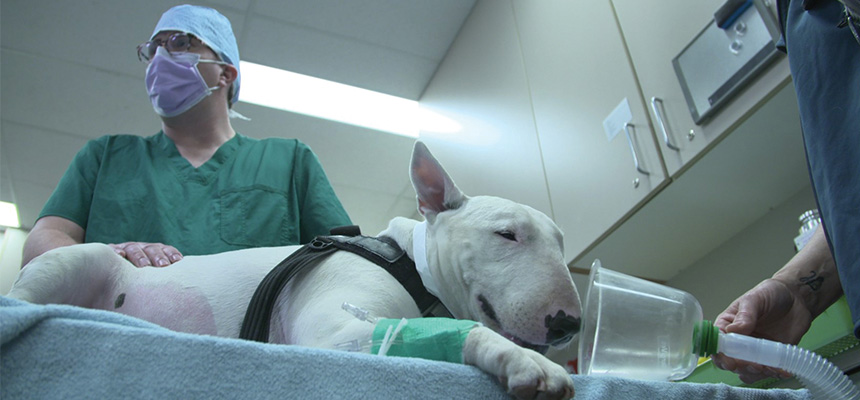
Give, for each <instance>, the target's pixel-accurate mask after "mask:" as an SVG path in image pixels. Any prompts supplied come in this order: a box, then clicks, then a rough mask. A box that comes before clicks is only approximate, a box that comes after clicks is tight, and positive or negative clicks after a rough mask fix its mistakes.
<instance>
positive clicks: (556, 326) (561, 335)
mask: <svg viewBox="0 0 860 400" xmlns="http://www.w3.org/2000/svg"><path fill="white" fill-rule="evenodd" d="M579 323H580V319H579V318H576V317H573V316H570V315H567V314H565V312H564V311H562V310H559V311H558V312H557V313H556V314H555V316H552V315H547V316H546V318H545V319H544V325H545V326H546V327H547V332H546V341H547V343H549V344H552V345H558V344H562V343H566V342H567V341H569V340H570V339H571V338H572V337H573V335H575V334H577V333H579Z"/></svg>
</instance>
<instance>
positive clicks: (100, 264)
mask: <svg viewBox="0 0 860 400" xmlns="http://www.w3.org/2000/svg"><path fill="white" fill-rule="evenodd" d="M411 178H412V183H413V186H414V187H415V190H416V192H417V195H418V205H419V207H418V208H419V211H420V212H421V214H423V215H424V217H425V219H426V224H425V225H426V231H425V232H426V233H425V232H419V233H424V234H425V235H426V238H425V240H426V243H425V246H424V248H425V250H424V251H426V264H425V265H426V268H427V269H429V274H428V273H425V275H422V281H423V282H424V284H425V285H426V286H428V287H429V286H435V288H433V289H434V290H432V292H436V293H435V294H436V295H437V296H438V297H439V299H440V300H441V302H442V303H443V304H444V306H445V307H446V308H447V309H448V310H450V312H451V314H452V315H453V316H454V317H455V318H457V319H468V320H473V321H478V322H480V323H481V325H480V326H478V327H476V328H474V329H472V330H471V331H469V332H468V334H467V336H466V339H465V342H463V347H462V359H463V362H465V363H466V364H471V365H475V366H477V367H478V368H480V369H482V370H483V371H486V372H488V373H490V374H493V375H495V376H497V377H498V378H499V380H500V382H502V384H503V385H505V386H506V387H507V390H508V391H509V393H511V394H513V395H515V396H517V397H520V398H553V399H554V398H564V399H567V398H571V397H573V393H574V388H573V381H572V380H571V378H570V376H569V375H568V373H567V372H566V371H565V370H564V368H562V367H561V366H560V365H558V364H555V363H553V362H551V361H550V360H549V359H547V358H545V357H544V356H543V355H541V354H540V353H539V352H538V351H541V352H544V351H546V349H547V347H548V346H550V345H553V346H561V345H564V344H566V343H567V342H569V341H570V340H571V339H572V338H573V336H574V335H575V334H576V333H577V332H578V330H579V319H580V311H581V310H580V301H579V294H578V292H577V290H576V287H575V286H574V283H573V280H572V279H571V277H570V273H569V271H568V268H567V266H566V265H565V263H564V258H563V255H562V251H563V250H562V246H563V245H562V233H561V231H560V230H559V228H558V227H557V226H556V225H555V224H554V223H553V222H552V220H550V218H549V217H547V216H546V215H544V214H543V213H541V212H539V211H537V210H535V209H533V208H531V207H528V206H524V205H521V204H518V203H515V202H512V201H509V200H505V199H501V198H498V197H490V196H475V197H468V196H465V195H464V194H463V193H462V192H461V191H460V190H459V189H458V188H457V186H456V185H455V184H454V182H453V181H452V180H451V178H450V177H449V176H448V174H447V173H446V172H445V170H444V169H442V167H441V165H440V164H439V163H438V162H437V161H436V159H435V158H433V156H432V155H431V154H430V152H429V151H428V150H427V148H426V147H425V146H424V144H423V143H421V142H417V143H416V145H415V149H414V152H413V155H412V165H411ZM418 224H419V222H418V221H415V220H411V219H407V218H402V217H397V218H395V219H393V220H392V221H391V222H390V224H389V226H388V228H387V229H386V230H384V231H383V232H381V233H380V236H385V237H389V238H392V239H394V241H396V242H397V244H398V245H399V246H400V247H401V248H402V249H405V250H406V254H407V255H408V256H409V258H410V259H413V260H414V259H415V254H414V253H415V250H414V249H413V232H414V231H416V229H415V228H416V225H418ZM425 225H420V227H421V229H423V228H424V226H425ZM422 236H424V235H422ZM416 241H417V240H416ZM299 247H300V246H288V247H269V248H254V249H246V250H238V251H232V252H226V253H221V254H213V255H206V256H188V257H185V258H184V259H183V260H181V261H179V262H177V263H175V264H174V265H171V266H168V267H164V268H153V267H146V268H135V267H134V266H133V265H132V264H131V263H130V262H128V261H127V260H125V259H124V258H122V257H121V256H119V255H117V254H116V253H115V252H114V251H113V250H112V249H111V248H110V247H108V246H107V245H105V244H99V243H88V244H80V245H75V246H68V247H61V248H57V249H54V250H52V251H49V252H47V253H45V254H43V255H41V256H39V257H37V258H35V259H34V260H33V261H32V262H30V263H29V264H28V265H27V266H26V267H25V268H24V269H23V270H22V271H21V273H20V275H19V277H18V280H17V282H16V283H15V285H14V286H13V288H12V290H11V292H10V293H9V296H10V297H14V298H18V299H21V300H25V301H29V302H32V303H39V304H48V303H62V304H72V305H77V306H82V307H89V308H95V309H102V310H110V311H116V312H120V313H123V314H127V315H131V316H134V317H138V318H142V319H144V320H147V321H150V322H153V323H156V324H159V325H162V326H164V327H167V328H169V329H173V330H176V331H182V332H190V333H199V334H207V335H217V336H224V337H239V333H240V327H241V325H242V321H243V318H244V317H245V312H246V309H247V308H248V305H249V302H250V300H251V298H252V295H253V294H254V292H255V289H256V288H257V286H258V285H259V284H260V282H261V281H263V279H264V277H265V276H266V274H267V273H268V272H269V271H270V270H272V269H273V268H274V267H275V265H277V264H278V263H279V262H280V261H281V260H282V259H283V258H284V257H286V256H287V255H289V254H290V253H292V252H293V251H295V250H297V249H298V248H299ZM418 261H419V262H418V264H419V270H420V264H421V262H422V260H420V259H419V260H418ZM428 283H429V284H428ZM344 302H349V303H351V304H354V305H357V306H359V307H361V308H363V309H365V310H367V311H369V312H370V313H372V314H373V315H375V316H379V317H386V318H398V319H399V318H420V317H421V313H420V312H419V309H418V307H417V306H416V303H415V301H413V300H412V297H411V296H410V295H409V293H408V292H407V291H406V289H404V287H403V286H402V285H401V284H400V283H399V282H398V281H397V280H396V279H395V278H394V277H393V276H392V275H391V274H389V273H388V272H386V270H384V269H383V268H381V267H379V266H377V265H376V264H374V263H372V262H369V261H367V260H365V259H364V258H361V257H360V256H358V255H355V254H352V253H349V252H345V251H338V252H335V253H333V254H331V255H330V256H327V258H325V259H324V260H323V261H322V262H320V263H319V265H317V266H316V267H314V268H313V269H309V270H306V271H303V272H300V273H299V274H298V275H296V276H295V279H293V280H292V281H290V282H289V283H287V284H286V286H285V287H284V289H283V290H282V291H281V293H280V295H279V296H278V297H277V299H276V301H275V305H274V310H273V312H272V317H271V325H270V331H269V340H270V341H271V342H273V343H286V344H295V345H301V346H309V347H319V348H330V349H331V348H336V345H337V344H339V343H343V342H348V341H351V340H354V339H356V338H365V337H370V335H371V332H372V331H373V329H374V326H373V325H372V324H368V323H367V322H364V321H361V320H359V319H356V318H354V317H353V316H352V315H350V314H348V313H346V312H344V311H343V310H342V309H341V305H342V304H343V303H344ZM532 349H536V350H538V351H534V350H532Z"/></svg>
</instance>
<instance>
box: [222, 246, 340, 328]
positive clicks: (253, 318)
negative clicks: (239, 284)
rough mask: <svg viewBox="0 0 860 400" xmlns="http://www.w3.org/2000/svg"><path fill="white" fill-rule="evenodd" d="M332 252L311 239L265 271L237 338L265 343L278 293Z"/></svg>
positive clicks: (332, 251)
mask: <svg viewBox="0 0 860 400" xmlns="http://www.w3.org/2000/svg"><path fill="white" fill-rule="evenodd" d="M335 251H337V248H335V247H332V246H331V243H326V242H323V241H319V240H317V239H314V240H312V241H311V242H310V243H308V244H306V245H304V246H302V248H300V249H298V250H296V251H295V252H294V253H293V254H290V255H289V256H288V257H287V258H285V259H284V260H283V261H281V262H280V263H278V265H277V266H276V267H275V268H274V269H272V270H271V271H269V273H268V274H267V275H266V277H265V278H263V281H262V282H260V285H259V286H257V290H256V291H254V296H253V297H251V303H250V304H248V310H247V311H245V319H244V320H243V321H242V329H241V330H240V331H239V338H240V339H247V340H255V341H258V342H263V343H267V342H268V341H269V323H270V322H271V320H272V309H274V307H275V300H276V299H277V298H278V295H279V294H280V293H281V290H283V289H284V286H286V284H287V282H289V281H290V279H292V278H293V277H294V276H295V275H296V274H298V273H299V272H301V271H303V270H305V269H306V268H307V267H309V266H312V265H315V264H316V263H317V262H318V261H319V259H320V257H322V256H325V255H328V254H331V253H334V252H335Z"/></svg>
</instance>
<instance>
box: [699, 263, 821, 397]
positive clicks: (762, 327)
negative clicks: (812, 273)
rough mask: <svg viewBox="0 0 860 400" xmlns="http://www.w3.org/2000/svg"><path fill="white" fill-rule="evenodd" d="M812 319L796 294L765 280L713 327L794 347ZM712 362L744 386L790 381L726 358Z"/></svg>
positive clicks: (778, 372) (768, 370)
mask: <svg viewBox="0 0 860 400" xmlns="http://www.w3.org/2000/svg"><path fill="white" fill-rule="evenodd" d="M812 319H813V317H812V314H811V312H810V311H809V309H808V308H807V306H806V304H805V303H804V302H803V300H802V299H801V297H800V295H799V294H798V293H796V292H795V291H793V290H791V289H790V288H789V287H788V286H786V285H785V284H784V283H783V282H780V281H778V280H775V279H767V280H765V281H763V282H762V283H760V284H758V286H756V287H754V288H752V289H751V290H750V291H749V292H746V293H745V294H744V295H743V296H741V297H739V298H738V299H737V300H735V301H734V302H733V303H732V304H731V305H730V306H729V307H728V308H727V309H726V310H725V311H723V312H722V313H721V314H720V315H719V316H717V320H716V321H715V322H714V326H716V327H718V328H719V329H720V330H721V331H723V332H726V333H738V334H742V335H747V336H755V337H760V338H764V339H768V340H773V341H777V342H781V343H789V344H797V343H798V342H799V341H800V338H801V337H802V336H803V334H804V333H806V331H807V330H809V326H810V324H811V323H812ZM711 358H712V359H713V360H714V365H716V366H717V367H718V368H721V369H725V370H728V371H732V372H734V373H736V374H738V376H739V377H740V378H741V380H742V381H744V382H745V383H753V382H756V381H758V380H761V379H764V378H767V377H783V378H788V377H791V374H789V373H787V372H785V371H783V370H780V369H776V368H771V367H766V366H762V365H759V364H753V363H750V362H746V361H743V360H737V359H734V358H729V357H726V356H725V355H723V354H716V355H714V356H713V357H711Z"/></svg>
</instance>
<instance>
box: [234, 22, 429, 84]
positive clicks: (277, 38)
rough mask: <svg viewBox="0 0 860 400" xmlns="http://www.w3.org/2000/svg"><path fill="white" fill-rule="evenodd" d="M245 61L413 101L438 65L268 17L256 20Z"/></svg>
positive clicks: (245, 49)
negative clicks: (277, 21) (278, 21)
mask: <svg viewBox="0 0 860 400" xmlns="http://www.w3.org/2000/svg"><path fill="white" fill-rule="evenodd" d="M242 59H244V60H246V61H251V62H255V63H260V64H265V65H269V66H272V67H276V68H281V69H285V70H288V71H292V72H296V73H300V74H305V75H310V76H315V77H318V78H322V79H328V80H331V81H335V82H340V83H344V84H347V85H352V86H357V87H361V88H365V89H370V90H375V91H378V92H382V93H387V94H391V95H394V96H399V97H404V98H408V99H412V100H417V99H418V97H419V96H420V95H421V92H422V91H423V90H424V87H425V86H426V84H427V82H428V81H429V80H430V78H431V77H432V75H433V72H434V71H435V70H436V64H437V62H438V61H435V60H431V59H426V58H422V57H419V56H415V55H413V54H409V53H405V52H402V51H399V50H394V49H391V48H387V47H381V46H378V45H375V44H372V43H367V42H362V41H359V40H355V39H353V38H349V37H344V36H335V35H331V34H329V33H326V32H322V31H317V30H311V29H306V28H301V27H297V26H295V25H286V24H279V23H276V22H275V21H273V20H270V19H266V18H254V19H253V21H252V22H251V24H250V27H249V29H248V31H247V33H246V34H245V40H244V42H243V43H242Z"/></svg>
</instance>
